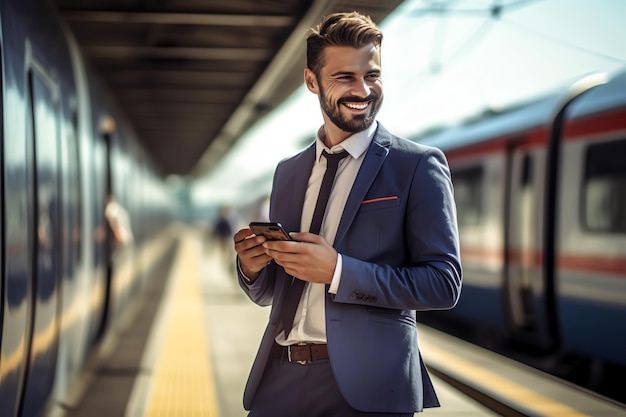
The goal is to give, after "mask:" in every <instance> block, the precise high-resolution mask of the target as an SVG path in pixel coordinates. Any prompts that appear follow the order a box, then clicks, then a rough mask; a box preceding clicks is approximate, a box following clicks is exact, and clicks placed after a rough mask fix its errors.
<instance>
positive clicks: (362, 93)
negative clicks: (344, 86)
mask: <svg viewBox="0 0 626 417" xmlns="http://www.w3.org/2000/svg"><path fill="white" fill-rule="evenodd" d="M371 92H372V89H371V87H370V85H369V84H368V83H367V81H366V80H365V79H364V78H362V79H357V80H356V81H355V82H354V85H353V86H352V94H353V95H355V96H357V97H367V96H369V95H370V93H371Z"/></svg>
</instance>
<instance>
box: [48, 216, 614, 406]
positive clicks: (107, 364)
mask: <svg viewBox="0 0 626 417" xmlns="http://www.w3.org/2000/svg"><path fill="white" fill-rule="evenodd" d="M180 230H181V231H180V235H179V238H178V239H179V242H178V245H177V250H176V251H175V253H174V254H173V256H172V258H171V260H167V261H168V267H167V268H165V269H163V271H161V272H162V273H159V274H156V275H157V276H155V279H154V280H152V281H150V285H149V286H147V287H146V288H145V289H144V291H143V295H142V297H141V300H138V301H139V302H138V303H137V304H138V306H137V308H136V309H135V310H134V311H133V312H132V313H130V314H129V315H128V317H127V319H126V320H125V323H124V324H123V325H119V326H117V327H116V331H115V332H113V334H114V335H115V336H114V337H112V338H111V340H107V341H106V342H105V343H104V346H103V347H102V349H100V352H99V353H98V355H97V357H96V358H94V360H93V361H92V363H91V364H90V366H89V369H88V370H87V371H86V372H85V375H84V377H83V378H82V379H81V382H80V384H79V387H78V389H77V390H76V393H75V395H74V397H75V398H74V399H73V400H72V401H70V403H69V404H67V407H66V408H65V409H64V410H62V411H60V412H57V413H56V415H55V417H60V416H64V417H85V416H89V417H100V416H102V417H104V416H107V417H110V416H120V417H121V416H130V417H143V416H150V417H152V416H167V417H175V416H206V417H243V416H246V415H247V412H246V411H245V410H244V408H243V404H242V398H243V390H244V386H245V383H246V379H247V376H248V372H249V370H250V367H251V365H252V361H253V359H254V356H255V354H256V351H257V348H258V344H259V341H260V339H261V335H262V332H263V330H264V328H265V325H266V323H267V318H268V315H269V311H270V310H269V308H263V307H259V306H257V305H255V304H253V303H252V302H251V301H250V300H249V299H248V298H247V297H246V296H245V295H244V293H243V292H242V291H241V289H240V288H239V286H238V284H237V282H236V277H235V274H234V265H233V256H232V254H230V256H226V257H224V256H223V255H224V254H223V253H221V252H220V250H219V247H218V246H217V245H215V244H212V243H211V242H206V241H205V240H204V239H203V234H202V233H201V231H199V230H198V229H189V228H185V227H182V226H181V229H180ZM421 330H423V334H422V333H421V338H422V342H420V343H423V345H421V346H422V353H423V355H424V359H425V361H426V363H427V365H429V366H430V364H429V359H432V363H433V365H434V368H433V370H434V372H433V374H432V377H433V382H434V384H435V389H436V390H437V393H438V395H439V399H440V402H441V405H442V406H441V407H440V408H437V409H428V410H426V411H425V413H424V414H425V415H432V416H450V417H452V416H463V417H475V416H476V417H477V416H496V415H502V414H500V413H499V412H497V411H493V410H491V409H488V408H486V407H485V406H483V405H482V404H481V403H480V402H478V401H477V400H475V399H473V398H471V397H470V396H468V395H467V394H464V393H462V392H460V391H458V390H457V389H456V388H454V387H453V385H450V383H449V382H447V381H446V380H445V379H442V378H440V377H439V376H438V375H444V374H445V371H443V369H444V368H446V367H449V368H454V369H457V370H458V371H459V372H462V369H468V366H469V371H467V372H468V373H469V374H476V375H475V376H478V377H479V378H492V379H493V374H494V373H495V374H498V373H499V371H500V369H501V370H502V371H503V372H505V369H506V368H505V365H503V363H504V362H492V361H491V359H485V358H484V357H483V356H480V357H479V356H478V355H481V354H482V353H481V352H480V351H479V350H475V349H473V348H471V347H469V348H468V347H467V346H461V347H460V349H461V350H462V351H463V352H467V354H468V355H470V356H465V357H461V356H460V355H456V354H454V353H451V351H450V350H449V346H450V345H454V344H455V342H454V341H452V340H451V339H450V338H449V337H447V336H446V335H441V334H439V333H438V332H436V331H433V330H430V329H428V328H424V329H421ZM463 361H466V363H462V362H463ZM468 361H469V362H470V364H469V365H468V364H467V362H468ZM494 364H495V366H501V368H500V369H498V368H493V365H494ZM519 372H521V371H519ZM489 373H491V374H489ZM512 377H513V378H520V375H519V374H516V375H513V376H512ZM465 378H466V379H471V376H466V377H465ZM498 378H499V379H498ZM506 378H507V376H506V375H500V376H496V379H497V380H496V382H495V384H496V385H497V386H499V387H501V388H502V390H504V391H506V390H507V389H514V388H515V386H514V385H506V382H505V381H506ZM485 383H486V382H485ZM511 387H513V388H511ZM518 388H519V387H518ZM525 389H526V391H527V392H524V393H523V394H524V395H526V398H527V400H528V401H531V402H533V401H537V398H539V399H540V400H542V401H543V403H541V404H539V405H538V406H536V407H534V408H533V407H531V408H530V409H531V410H532V413H531V414H524V413H520V414H519V415H553V416H557V415H559V416H561V415H562V416H565V415H576V416H581V417H583V416H586V415H593V416H598V415H607V416H609V415H625V414H620V413H621V411H623V410H620V408H619V407H617V406H616V407H615V408H611V409H609V410H615V412H616V414H613V413H612V412H607V413H606V414H604V413H603V414H585V413H583V412H580V413H577V414H560V412H571V411H573V409H572V408H567V407H564V408H563V407H561V408H559V407H558V406H556V408H555V405H554V404H553V403H551V402H550V400H549V399H548V400H546V398H545V397H534V398H533V397H532V395H530V394H529V392H530V391H532V387H526V388H525ZM502 395H506V394H502ZM566 401H567V400H566ZM542 407H544V408H543V411H545V413H543V411H542ZM545 407H548V408H545ZM550 407H551V408H550ZM554 410H557V411H559V413H554V412H553V411H554ZM574 411H575V410H574ZM596 411H597V409H596ZM420 415H421V414H420Z"/></svg>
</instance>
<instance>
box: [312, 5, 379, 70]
mask: <svg viewBox="0 0 626 417" xmlns="http://www.w3.org/2000/svg"><path fill="white" fill-rule="evenodd" d="M382 40H383V34H382V32H381V31H380V29H378V27H377V26H376V24H375V23H374V21H372V19H371V18H370V17H369V16H365V15H362V14H360V13H359V12H350V13H334V14H331V15H328V16H326V17H325V18H324V20H322V22H321V23H320V24H319V25H317V26H316V27H314V28H311V29H309V32H308V35H307V39H306V44H307V52H306V65H307V67H309V69H311V71H313V72H314V73H315V74H319V70H320V69H321V68H322V67H323V66H324V62H323V59H322V53H323V52H324V48H326V47H328V46H352V47H354V48H361V47H363V46H365V45H367V44H370V43H373V44H374V45H376V46H380V44H381V43H382Z"/></svg>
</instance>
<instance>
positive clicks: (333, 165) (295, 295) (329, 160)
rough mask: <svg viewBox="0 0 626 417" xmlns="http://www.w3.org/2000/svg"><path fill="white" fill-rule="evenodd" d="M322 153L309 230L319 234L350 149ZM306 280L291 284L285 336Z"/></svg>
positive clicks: (283, 314)
mask: <svg viewBox="0 0 626 417" xmlns="http://www.w3.org/2000/svg"><path fill="white" fill-rule="evenodd" d="M322 155H324V156H325V157H326V172H325V173H324V178H323V179H322V186H321V187H320V192H319V194H318V196H317V203H315V211H314V212H313V219H312V220H311V227H310V228H309V232H311V233H315V234H319V232H320V228H321V227H322V219H323V218H324V213H325V212H326V205H327V204H328V197H330V190H332V188H333V182H334V181H335V174H336V173H337V167H338V166H339V161H341V160H342V159H343V158H345V157H346V156H348V155H349V154H348V151H342V152H338V153H328V152H326V151H325V150H324V151H322ZM305 283H306V282H305V281H303V280H301V279H297V278H293V279H292V281H291V286H290V287H289V290H288V291H287V297H286V299H285V305H284V306H283V309H282V311H281V314H280V317H281V321H282V323H283V329H284V332H285V338H287V337H288V336H289V332H291V327H292V326H293V318H294V317H295V315H296V310H297V309H298V304H299V303H300V298H301V297H302V291H303V290H304V284H305Z"/></svg>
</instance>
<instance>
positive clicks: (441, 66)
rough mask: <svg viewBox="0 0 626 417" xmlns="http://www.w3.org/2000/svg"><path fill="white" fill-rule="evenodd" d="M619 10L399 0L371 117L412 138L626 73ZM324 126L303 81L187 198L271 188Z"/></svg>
mask: <svg viewBox="0 0 626 417" xmlns="http://www.w3.org/2000/svg"><path fill="white" fill-rule="evenodd" d="M494 4H496V5H497V4H499V5H500V6H501V7H500V13H499V14H498V15H497V16H494V15H493V14H492V6H493V5H494ZM625 16H626V0H430V1H429V0H406V1H405V2H404V3H402V4H401V5H400V6H399V7H398V8H397V9H396V10H395V11H394V12H392V13H391V14H390V15H389V16H388V17H387V18H386V19H385V20H384V21H382V22H381V23H380V24H379V27H380V28H381V30H382V31H383V34H384V38H383V44H382V55H381V57H382V58H381V59H382V79H383V88H384V103H383V105H382V108H381V110H380V112H379V114H378V117H377V120H378V121H379V122H380V123H381V124H383V125H384V126H385V127H386V128H387V129H388V130H390V131H391V132H393V133H395V134H397V135H400V136H405V137H410V136H414V135H417V134H419V133H420V132H423V131H426V130H428V129H431V128H433V127H439V126H442V125H444V126H445V125H454V124H457V123H460V122H462V121H463V120H464V119H467V118H469V117H471V116H473V115H476V114H478V113H480V112H483V111H485V110H487V109H496V110H497V109H499V108H504V107H507V106H511V105H515V104H517V103H520V102H524V101H528V100H532V99H533V98H535V97H538V96H541V95H544V94H547V93H549V92H552V91H557V90H560V89H564V88H566V87H567V86H568V85H570V84H572V83H574V82H575V81H576V80H578V79H580V78H582V77H583V76H585V75H589V74H592V73H598V72H602V73H607V74H608V75H609V76H610V75H611V74H615V73H618V72H621V71H626V42H625V40H626V25H625V24H624V17H625ZM303 47H304V40H303ZM322 123H323V121H322V116H321V113H320V109H319V102H318V100H317V97H316V96H315V95H313V94H312V93H310V92H309V91H308V90H306V88H305V87H304V86H302V87H301V88H300V89H298V90H297V91H296V92H294V93H293V94H292V95H291V96H290V97H289V98H288V99H287V100H286V101H285V102H284V103H283V104H282V105H281V106H279V107H278V108H277V109H275V110H274V111H273V112H271V113H270V114H269V115H268V116H266V118H265V119H263V120H262V121H261V122H259V123H257V124H256V125H255V126H254V128H253V129H252V130H250V131H249V132H247V133H246V134H245V135H244V136H243V137H242V138H241V139H240V140H239V141H238V142H237V144H236V145H235V146H234V147H233V148H232V149H231V151H229V153H228V154H226V155H225V156H224V158H222V160H221V161H220V164H219V165H218V166H217V167H216V168H215V169H214V170H213V171H211V172H210V173H209V174H208V175H207V176H206V177H205V178H203V179H201V180H199V181H197V182H196V184H195V186H194V189H193V193H192V195H193V198H194V200H195V201H196V202H197V203H199V204H202V205H204V204H209V203H214V204H228V205H232V206H236V205H237V204H246V203H249V202H252V201H254V200H256V199H258V198H261V197H262V196H263V195H264V194H268V193H269V191H270V188H271V178H272V174H273V171H274V168H275V166H276V164H277V163H278V162H279V161H280V160H281V159H283V158H285V157H288V156H290V155H293V154H294V153H296V152H298V151H299V150H301V149H302V148H303V147H304V145H303V143H304V141H306V140H309V139H311V138H312V137H313V135H314V134H315V132H316V131H317V129H318V128H319V127H320V126H321V124H322ZM277 132H280V135H277V134H276V133H277Z"/></svg>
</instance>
